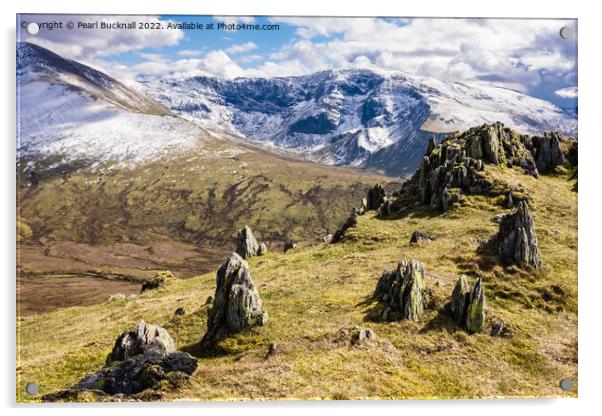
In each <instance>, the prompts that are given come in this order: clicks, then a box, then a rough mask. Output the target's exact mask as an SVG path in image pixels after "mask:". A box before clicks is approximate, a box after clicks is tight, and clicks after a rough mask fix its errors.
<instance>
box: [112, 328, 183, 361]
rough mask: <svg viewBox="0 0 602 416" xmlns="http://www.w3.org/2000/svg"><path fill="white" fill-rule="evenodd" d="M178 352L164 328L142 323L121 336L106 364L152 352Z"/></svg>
mask: <svg viewBox="0 0 602 416" xmlns="http://www.w3.org/2000/svg"><path fill="white" fill-rule="evenodd" d="M175 350H176V343H175V342H174V340H173V338H172V337H171V336H170V335H169V333H168V332H167V331H166V330H165V329H164V328H162V327H160V326H157V325H152V324H147V323H146V322H144V321H140V322H139V323H138V325H136V326H135V327H134V328H133V329H131V330H129V331H126V332H124V333H122V334H121V335H119V337H117V339H116V340H115V345H114V346H113V350H112V351H111V353H110V354H109V355H108V357H107V360H106V364H107V365H109V364H111V363H112V362H114V361H124V360H127V359H128V358H131V357H134V356H136V355H140V354H146V353H148V352H151V351H158V352H164V353H169V352H173V351H175Z"/></svg>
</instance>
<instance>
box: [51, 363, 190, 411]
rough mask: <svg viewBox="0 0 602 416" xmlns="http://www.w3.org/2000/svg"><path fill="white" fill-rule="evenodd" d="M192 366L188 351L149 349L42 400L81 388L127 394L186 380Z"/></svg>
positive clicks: (53, 398) (61, 395) (112, 393)
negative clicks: (177, 380) (166, 382)
mask: <svg viewBox="0 0 602 416" xmlns="http://www.w3.org/2000/svg"><path fill="white" fill-rule="evenodd" d="M196 368H197V360H196V359H195V358H194V357H192V356H191V355H190V354H188V353H185V352H181V351H177V352H171V353H161V352H157V351H152V352H148V353H146V354H141V355H136V356H134V357H131V358H128V359H127V360H125V361H119V362H116V363H114V364H112V365H109V366H105V367H103V368H102V369H100V370H99V371H97V372H96V373H93V374H89V375H87V376H86V377H84V378H83V379H82V380H80V381H79V382H78V383H77V384H75V385H74V386H73V387H71V389H69V390H66V391H64V392H59V393H53V394H51V395H48V396H45V397H44V400H46V401H55V400H57V399H59V400H60V399H61V398H63V397H65V396H66V393H70V394H71V395H72V394H74V393H76V392H82V391H93V392H102V393H106V394H109V395H116V394H121V395H125V396H130V395H134V394H137V393H140V392H142V391H144V390H147V389H153V388H157V387H159V385H160V383H161V382H162V381H163V380H167V381H169V380H171V379H174V380H175V379H180V380H181V379H182V378H184V379H187V378H188V376H190V375H191V374H192V373H194V371H195V370H196Z"/></svg>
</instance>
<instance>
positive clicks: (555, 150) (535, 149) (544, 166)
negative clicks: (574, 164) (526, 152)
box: [531, 133, 565, 173]
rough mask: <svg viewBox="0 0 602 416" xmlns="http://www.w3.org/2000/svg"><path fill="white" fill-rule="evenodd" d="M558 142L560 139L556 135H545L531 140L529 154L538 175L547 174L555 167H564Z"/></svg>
mask: <svg viewBox="0 0 602 416" xmlns="http://www.w3.org/2000/svg"><path fill="white" fill-rule="evenodd" d="M560 140H561V137H560V135H559V134H558V133H545V134H544V136H543V137H540V136H535V137H532V138H531V144H532V146H531V152H532V153H533V156H534V157H535V163H536V165H537V170H538V171H539V172H540V173H549V172H552V171H554V169H555V168H556V166H561V165H564V162H565V160H564V154H563V153H562V149H561V148H560Z"/></svg>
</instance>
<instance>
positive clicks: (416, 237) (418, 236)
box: [410, 231, 433, 245]
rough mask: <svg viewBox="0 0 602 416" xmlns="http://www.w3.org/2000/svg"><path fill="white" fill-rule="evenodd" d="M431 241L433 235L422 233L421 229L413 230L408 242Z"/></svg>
mask: <svg viewBox="0 0 602 416" xmlns="http://www.w3.org/2000/svg"><path fill="white" fill-rule="evenodd" d="M422 240H424V241H432V240H433V237H431V236H430V235H428V234H427V233H423V232H422V231H414V232H413V233H412V237H411V238H410V244H412V245H414V244H418V242H420V241H422Z"/></svg>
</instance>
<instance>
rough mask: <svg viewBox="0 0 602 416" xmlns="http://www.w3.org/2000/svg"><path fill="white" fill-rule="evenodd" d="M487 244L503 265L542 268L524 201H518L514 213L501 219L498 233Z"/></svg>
mask: <svg viewBox="0 0 602 416" xmlns="http://www.w3.org/2000/svg"><path fill="white" fill-rule="evenodd" d="M489 244H491V245H493V247H494V249H495V250H496V251H497V254H498V256H499V257H500V259H501V260H502V261H503V262H504V263H514V264H518V265H519V266H531V267H534V268H536V269H541V268H543V264H542V262H541V256H540V253H539V246H538V245H537V235H536V234H535V225H534V221H533V216H532V215H531V212H530V210H529V204H528V203H527V202H526V201H520V202H519V203H518V204H517V209H516V211H515V212H514V213H512V214H508V215H505V216H503V217H502V219H501V222H500V226H499V231H498V233H497V234H496V235H494V236H493V237H492V239H491V240H490V242H489Z"/></svg>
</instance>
